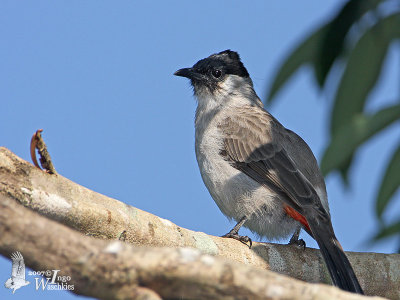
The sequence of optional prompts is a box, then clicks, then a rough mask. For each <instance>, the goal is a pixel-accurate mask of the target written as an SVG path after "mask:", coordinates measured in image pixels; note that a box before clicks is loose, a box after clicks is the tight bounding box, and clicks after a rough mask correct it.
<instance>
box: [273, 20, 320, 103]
mask: <svg viewBox="0 0 400 300" xmlns="http://www.w3.org/2000/svg"><path fill="white" fill-rule="evenodd" d="M325 32H326V25H325V26H322V27H321V28H320V29H318V30H317V31H315V32H314V33H313V34H311V35H310V36H309V37H308V38H306V39H305V40H304V41H303V42H302V43H301V44H300V45H299V46H298V47H296V49H295V50H294V51H293V52H292V53H291V54H290V55H289V57H288V58H287V59H286V60H285V62H284V63H283V64H282V66H281V67H280V68H279V71H278V73H277V75H276V76H275V78H274V81H273V83H272V85H271V87H270V89H269V93H268V97H267V104H271V102H272V99H273V98H274V96H275V95H276V93H277V92H278V91H279V90H280V89H281V88H282V86H283V85H284V84H285V83H286V82H287V81H288V80H289V78H290V77H291V76H292V75H294V73H295V72H296V71H297V70H298V69H299V68H300V67H301V66H302V65H306V64H309V63H312V62H313V61H314V59H315V57H316V55H317V53H318V49H319V46H320V43H321V39H322V37H323V36H324V34H325Z"/></svg>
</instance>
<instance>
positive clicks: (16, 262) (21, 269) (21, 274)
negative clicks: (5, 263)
mask: <svg viewBox="0 0 400 300" xmlns="http://www.w3.org/2000/svg"><path fill="white" fill-rule="evenodd" d="M11 260H12V269H11V278H8V279H7V281H6V282H5V284H4V285H5V287H6V288H8V289H12V290H13V294H14V293H15V291H16V290H17V289H19V288H21V287H23V286H26V285H28V284H29V283H30V282H29V281H26V280H25V263H24V258H23V257H22V254H21V252H19V251H16V252H14V253H12V254H11Z"/></svg>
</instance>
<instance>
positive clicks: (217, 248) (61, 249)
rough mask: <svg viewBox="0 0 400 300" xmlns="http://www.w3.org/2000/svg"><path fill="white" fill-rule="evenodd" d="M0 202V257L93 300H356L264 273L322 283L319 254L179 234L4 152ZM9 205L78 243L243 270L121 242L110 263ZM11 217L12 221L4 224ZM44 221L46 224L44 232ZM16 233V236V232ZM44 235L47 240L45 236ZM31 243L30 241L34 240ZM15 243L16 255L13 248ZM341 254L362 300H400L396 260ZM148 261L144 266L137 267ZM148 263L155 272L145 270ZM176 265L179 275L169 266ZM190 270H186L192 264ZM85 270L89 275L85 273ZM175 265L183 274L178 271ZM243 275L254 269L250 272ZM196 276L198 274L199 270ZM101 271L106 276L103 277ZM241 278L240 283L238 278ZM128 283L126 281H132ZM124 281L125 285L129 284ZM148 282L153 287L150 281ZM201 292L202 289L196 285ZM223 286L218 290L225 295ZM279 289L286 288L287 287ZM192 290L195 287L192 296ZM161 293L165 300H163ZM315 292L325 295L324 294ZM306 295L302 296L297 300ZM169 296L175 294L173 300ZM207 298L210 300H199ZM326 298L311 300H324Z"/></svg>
mask: <svg viewBox="0 0 400 300" xmlns="http://www.w3.org/2000/svg"><path fill="white" fill-rule="evenodd" d="M0 195H2V196H3V197H2V200H1V201H0V207H1V210H0V221H1V223H0V234H1V235H0V236H1V237H2V238H1V240H0V252H1V253H2V254H3V255H5V256H6V257H9V254H10V252H11V251H15V250H20V251H22V252H23V254H24V255H25V256H27V257H26V261H27V263H28V265H30V266H32V267H33V268H34V269H35V268H37V267H39V266H40V267H42V268H43V267H45V265H46V264H47V266H48V267H53V268H54V267H58V266H59V267H60V268H61V269H62V270H63V271H64V272H65V273H66V274H68V273H69V274H72V275H73V278H74V280H75V282H76V285H77V286H78V287H79V289H78V291H79V292H82V294H84V295H92V296H95V297H99V298H102V299H106V298H118V297H119V298H120V299H125V298H124V296H123V295H128V294H129V295H136V298H137V299H139V295H146V296H149V297H153V298H154V299H157V298H156V297H157V295H156V294H154V292H153V291H156V292H157V293H158V294H159V295H161V296H162V297H163V298H169V297H190V298H199V297H202V298H208V297H213V296H215V297H217V296H218V297H220V296H221V297H222V296H228V295H235V296H236V295H239V294H238V290H240V291H242V290H243V291H244V293H245V294H243V295H253V294H252V293H254V295H256V294H257V295H258V296H260V295H263V297H264V298H267V297H266V294H265V293H264V292H265V291H267V290H268V291H269V292H271V291H272V290H270V288H272V286H275V288H276V285H277V282H279V286H281V288H280V289H279V290H280V293H286V292H284V291H285V290H286V289H289V290H294V289H295V288H294V287H292V286H291V285H292V284H293V286H296V287H298V288H299V289H300V290H297V291H301V292H299V293H300V294H303V295H307V298H308V299H309V298H310V295H314V293H315V290H316V289H317V290H318V293H315V294H319V295H322V294H323V293H332V295H335V297H334V298H335V299H338V298H337V297H338V295H339V294H340V295H341V294H343V295H346V296H349V297H359V296H355V295H350V294H348V293H344V292H342V291H339V290H338V289H336V288H333V287H327V286H323V285H307V284H305V283H302V282H298V281H295V280H293V279H287V278H285V277H282V276H279V275H277V274H274V273H271V272H266V271H264V270H265V269H271V270H273V271H276V272H278V273H281V274H286V275H289V276H291V277H294V278H298V279H301V280H304V281H308V282H330V279H329V274H328V272H327V270H326V268H325V265H324V263H323V260H322V258H321V257H320V254H319V250H316V249H310V248H307V249H306V250H304V251H303V250H301V249H297V248H296V247H292V246H287V245H276V244H266V243H254V245H253V248H252V249H248V247H245V246H244V245H242V244H240V243H239V242H237V241H234V240H230V239H223V238H219V237H213V236H208V235H206V234H204V233H201V232H194V231H190V230H187V229H184V228H181V227H178V226H177V225H175V224H173V223H172V222H170V221H168V220H165V219H161V218H159V217H157V216H154V215H152V214H149V213H147V212H144V211H142V210H140V209H137V208H134V207H131V206H129V205H126V204H124V203H122V202H120V201H117V200H114V199H111V198H108V197H106V196H104V195H100V194H98V193H95V192H93V191H90V190H88V189H86V188H84V187H82V186H80V185H78V184H75V183H73V182H71V181H69V180H68V179H66V178H64V177H62V176H60V175H49V174H46V173H45V172H43V171H40V170H39V169H37V168H35V167H33V166H32V165H31V164H29V163H28V162H26V161H24V160H22V159H20V158H18V157H17V156H15V155H14V154H13V153H11V152H10V151H9V150H7V149H5V148H0ZM10 199H14V200H16V201H17V202H19V203H21V204H23V205H24V206H26V207H29V208H30V209H31V210H33V211H36V212H39V213H40V214H42V215H44V216H46V217H47V218H50V219H53V220H55V221H57V222H60V223H63V224H65V225H67V226H69V227H71V228H74V229H76V230H78V231H80V232H82V233H84V234H86V235H90V236H94V237H97V238H102V239H112V240H117V239H124V240H125V241H126V242H128V243H131V244H134V245H147V246H168V247H191V248H196V249H198V250H200V252H201V253H205V254H212V255H218V256H221V257H225V258H228V259H229V260H234V261H237V262H241V263H244V264H247V265H249V266H244V265H240V264H237V263H233V262H227V261H224V260H221V259H219V258H212V257H210V256H204V255H200V254H199V253H198V252H193V251H189V250H187V249H186V250H179V249H141V248H132V246H129V245H126V244H122V243H117V244H113V245H114V246H113V247H117V248H118V249H120V250H118V253H117V254H115V255H110V253H108V252H107V251H105V250H104V249H108V248H107V247H111V246H107V245H108V244H109V243H107V242H105V241H101V240H95V239H91V238H88V237H84V236H81V235H80V234H78V233H76V232H73V231H71V230H70V229H68V228H66V227H64V226H62V225H60V224H57V223H55V222H53V221H50V220H48V219H47V218H43V217H40V216H38V215H37V214H35V213H33V212H32V211H29V210H27V209H24V208H23V207H21V206H20V205H17V202H15V201H10ZM13 205H14V206H13ZM15 205H16V206H15ZM6 208H7V209H6ZM12 213H14V215H15V214H16V215H15V216H14V217H11V214H12ZM46 222H47V223H48V222H51V224H47V223H46ZM33 224H35V226H37V227H35V228H36V229H35V230H33V228H34V227H33ZM24 226H25V227H24ZM15 228H18V230H17V229H15ZM43 228H46V230H45V231H43ZM38 232H39V233H38ZM47 232H51V233H52V234H50V235H47ZM35 234H37V236H34V235H35ZM14 237H15V239H14ZM13 241H14V242H13ZM22 241H23V242H24V246H21V245H22ZM113 243H115V242H113ZM115 245H118V246H115ZM46 247H47V248H46ZM35 249H41V250H37V251H38V253H41V255H38V254H36V255H35ZM46 249H49V250H50V249H51V252H53V254H52V257H53V258H52V260H49V258H48V256H47V252H48V251H49V250H47V251H46ZM182 251H183V252H182ZM185 251H187V252H185ZM44 252H46V258H45V259H44V258H43V253H44ZM49 252H50V251H49ZM132 252H133V253H132ZM60 253H62V255H60ZM89 253H95V255H94V256H93V257H89V256H88V257H87V261H85V262H84V263H79V262H80V261H81V260H82V257H86V256H87V255H89ZM188 253H189V254H188ZM190 253H192V254H190ZM193 253H197V254H193ZM57 254H58V255H57ZM69 254H70V255H69ZM85 255H86V256H85ZM146 255H147V256H146ZM185 255H186V256H185ZM188 255H189V256H190V255H192V256H194V257H196V259H194V261H193V262H190V263H185V264H181V263H180V262H181V261H182V259H183V260H184V259H185V257H186V258H187V256H188ZM348 255H349V259H350V261H351V262H352V264H353V266H354V269H355V272H356V273H357V275H358V277H359V280H360V283H361V285H362V286H363V288H364V290H365V292H366V293H367V294H369V295H381V296H385V297H387V298H391V299H398V298H400V291H399V281H400V271H399V270H400V255H396V254H376V253H348ZM131 256H132V257H131ZM133 256H135V257H136V258H134V257H133ZM128 257H129V258H128ZM146 257H147V260H145V258H146ZM204 257H205V258H204ZM163 260H165V261H163ZM203 260H205V261H206V262H207V261H208V262H210V261H213V264H212V266H208V267H207V268H211V269H207V268H206V266H207V263H205V262H204V261H203ZM152 261H154V263H151V262H152ZM106 262H107V263H106ZM169 262H170V263H169ZM174 262H175V263H176V264H178V265H179V266H177V265H176V264H175V265H173V263H174ZM192 263H193V265H191V264H192ZM214 263H215V266H217V267H215V268H216V269H213V268H214ZM88 264H89V265H91V266H90V267H89V265H88ZM181 265H182V266H185V267H182V269H181ZM226 266H229V268H228V269H229V272H228V273H227V272H226V271H223V270H225V269H224V268H226ZM250 266H251V267H253V268H250ZM203 267H204V268H205V269H204V270H205V271H204V270H203V269H202V268H203ZM254 267H256V268H254ZM109 268H110V269H113V270H109ZM196 268H198V269H196ZM89 269H90V270H89ZM106 269H107V272H110V274H114V275H110V276H108V275H107V276H105V275H103V274H99V272H98V271H99V270H101V272H105V270H106ZM175 269H176V270H178V269H179V270H181V271H179V272H181V273H179V274H181V276H182V278H181V277H179V276H178V275H177V274H178V273H174V272H175V271H173V270H175ZM262 269H264V270H262ZM131 270H132V271H131ZM139 270H140V271H139ZM218 270H220V271H218ZM221 270H222V271H221ZM237 270H239V272H237ZM85 272H86V273H88V274H89V273H90V276H89V275H85V276H84V278H82V277H81V275H79V274H81V273H82V274H86V273H85ZM96 272H97V273H96ZM101 272H100V273H101ZM130 272H132V274H133V275H129V276H125V275H124V276H121V275H122V274H131V273H130ZM138 272H139V273H140V274H152V275H151V276H153V277H152V278H153V279H146V280H148V281H146V280H145V281H143V280H144V279H143V278H144V277H140V279H137V277H135V276H138V275H137V274H138ZM152 272H153V273H152ZM170 272H172V273H174V274H175V275H173V276H177V277H168V276H169V275H170V274H172V273H170ZM176 272H178V271H176ZM202 272H203V273H202ZM241 273H243V274H247V275H243V276H241V275H240V274H241ZM96 274H97V275H96ZM182 274H183V275H182ZM232 274H233V275H232ZM252 274H253V275H252ZM254 274H255V275H254ZM266 274H267V275H266ZM72 275H71V276H72ZM214 275H215V276H214ZM228 275H229V276H228ZM231 275H232V276H233V277H232V278H233V279H234V280H233V279H229V284H231V285H232V286H234V289H233V290H229V289H223V288H221V286H219V285H218V284H220V283H221V281H220V280H221V278H225V277H226V276H228V277H229V278H231V277H230V276H231ZM113 276H115V278H114V277H113ZM131 276H132V278H130V277H131ZM143 276H144V275H143ZM146 276H147V275H146ZM148 276H150V275H148ZM171 276H172V275H171ZM186 276H187V278H189V279H187V280H189V281H190V282H191V283H190V284H189V282H187V281H185V280H184V279H183V277H185V278H186ZM246 276H253V277H251V278H252V281H251V282H249V281H248V279H249V278H248V277H246ZM259 276H260V278H264V279H260V285H258V283H257V284H255V283H254V278H257V282H258V280H259V279H258V278H259ZM271 276H272V277H271ZM274 276H278V277H274ZM126 277H129V278H130V279H129V280H128V279H127V278H126ZM134 277H135V278H136V279H135V278H134ZM102 278H103V279H102ZM107 278H110V279H113V281H112V282H116V285H115V286H113V285H112V283H108V282H111V281H109V280H108V279H107ZM146 278H150V277H146ZM154 278H157V280H154ZM207 278H209V280H208V279H207ZM246 278H247V281H246ZM272 278H278V279H272ZM282 278H284V279H282ZM135 280H136V281H135ZM152 280H154V281H152ZM163 280H166V281H168V284H165V285H163V284H162V283H161V282H164V281H163ZM275 280H277V281H275ZM285 280H289V283H283V282H285ZM94 281H96V282H101V284H104V287H107V288H105V289H107V291H108V292H109V293H107V291H104V293H100V294H96V295H93V294H90V291H88V290H87V289H86V288H85V286H84V285H85V284H89V283H90V286H91V288H90V289H93V286H92V285H93V284H95V283H94ZM222 281H223V280H222ZM80 282H81V283H80ZM144 282H145V283H144ZM202 283H207V284H206V286H204V285H202ZM101 284H100V285H101ZM157 284H159V285H157ZM213 284H214V285H213ZM229 284H226V283H225V285H226V287H228V286H229ZM269 284H272V285H269ZM287 284H290V288H289V286H288V285H287ZM81 285H82V286H81ZM175 285H176V287H175ZM225 285H224V286H225ZM244 285H247V286H244ZM109 286H110V287H109ZM195 286H196V288H194V287H195ZM185 287H186V288H185ZM188 287H191V288H190V289H189V288H188ZM268 287H270V288H268ZM96 289H97V290H99V291H100V290H102V288H101V287H96ZM168 289H169V290H170V291H169V292H166V290H168ZM187 289H188V290H187ZM192 289H193V290H197V292H198V293H199V294H197V295H194V294H193V295H191V294H188V293H189V291H192ZM322 289H323V290H324V291H325V292H322ZM304 290H306V291H307V292H306V293H303V291H304ZM124 291H129V292H124ZM210 291H211V293H214V292H216V291H219V292H221V293H222V291H223V294H218V295H217V294H207V293H209V292H210ZM260 291H261V292H260ZM327 291H329V292H327ZM333 291H334V292H333ZM174 292H177V293H178V294H174ZM124 293H125V294H124ZM224 293H226V294H224ZM260 293H261V294H260ZM263 293H264V294H263ZM308 293H310V294H308ZM205 294H207V295H208V296H204V295H205ZM102 295H103V296H102ZM116 295H122V296H118V297H117V296H116ZM202 295H203V296H202ZM210 295H211V296H210ZM279 295H280V294H277V299H281V298H284V297H283V296H282V297H280V296H279ZM282 295H283V294H282ZM324 295H327V294H324ZM278 297H280V298H278ZM326 297H328V296H326ZM326 297H325V298H315V299H329V298H326ZM343 297H345V296H343ZM130 298H132V297H130ZM249 298H251V297H249ZM267 299H268V298H267ZM298 299H302V298H298ZM332 299H333V298H332ZM343 299H353V298H343ZM354 299H356V298H354ZM357 299H358V298H357Z"/></svg>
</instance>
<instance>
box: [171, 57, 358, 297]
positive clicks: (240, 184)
mask: <svg viewBox="0 0 400 300" xmlns="http://www.w3.org/2000/svg"><path fill="white" fill-rule="evenodd" d="M174 75H176V76H181V77H186V78H188V79H190V83H191V85H192V87H193V92H194V96H195V99H196V100H197V109H196V114H195V152H196V159H197V162H198V165H199V169H200V173H201V177H202V179H203V182H204V184H205V186H206V187H207V189H208V191H209V193H210V195H211V197H212V198H213V199H214V201H215V202H216V204H217V206H218V207H219V209H220V210H221V212H222V213H223V214H224V215H225V216H226V217H228V218H229V219H234V220H235V221H236V222H237V224H236V225H235V227H234V228H233V229H232V230H231V231H230V232H228V233H227V234H225V235H224V236H223V237H227V238H234V239H237V240H239V241H241V242H243V243H247V242H250V243H251V239H250V238H249V237H247V236H240V235H239V229H240V228H241V227H242V226H244V227H247V228H248V229H250V230H251V231H252V232H254V233H256V234H257V235H258V236H260V237H266V238H268V239H270V240H272V239H282V238H286V237H289V236H290V235H291V234H293V235H292V238H291V239H290V243H291V244H299V245H304V242H303V241H302V240H299V233H300V230H301V229H304V230H305V231H306V232H307V233H308V234H309V235H310V236H311V237H313V238H314V239H315V240H316V242H317V244H318V246H319V248H320V251H321V253H322V256H323V258H324V260H325V263H326V265H327V268H328V270H329V273H330V275H331V278H332V282H333V284H334V285H335V286H337V287H339V288H341V289H343V290H346V291H349V292H353V293H359V294H363V290H362V288H361V286H360V283H359V281H358V279H357V277H356V275H355V273H354V270H353V268H352V266H351V264H350V262H349V260H348V258H347V256H346V254H345V253H344V251H343V248H342V246H341V245H340V243H339V241H338V239H337V238H336V236H335V233H334V230H333V226H332V222H331V217H330V212H329V205H328V197H327V192H326V186H325V181H324V177H323V175H322V173H321V171H320V169H319V167H318V163H317V160H316V158H315V156H314V154H313V152H312V150H311V149H310V147H309V146H308V145H307V143H306V142H305V141H304V140H303V139H302V138H301V137H300V136H298V135H297V134H296V133H294V132H293V131H291V130H289V129H286V128H285V127H284V126H283V125H282V124H281V123H280V122H279V121H278V120H277V119H276V118H275V117H274V116H272V115H271V114H270V113H269V112H268V111H267V110H266V109H265V108H264V105H263V103H262V101H261V100H260V98H259V97H258V96H257V94H256V92H255V90H254V86H253V82H252V80H251V78H250V75H249V73H248V71H247V69H246V68H245V66H244V65H243V63H242V61H241V59H240V56H239V54H238V53H237V52H235V51H232V50H225V51H222V52H219V53H215V54H212V55H210V56H209V57H207V58H204V59H201V60H199V61H198V62H197V63H196V64H194V65H193V66H192V67H189V68H182V69H179V70H177V71H176V72H175V73H174ZM250 246H251V244H250ZM304 246H305V245H304Z"/></svg>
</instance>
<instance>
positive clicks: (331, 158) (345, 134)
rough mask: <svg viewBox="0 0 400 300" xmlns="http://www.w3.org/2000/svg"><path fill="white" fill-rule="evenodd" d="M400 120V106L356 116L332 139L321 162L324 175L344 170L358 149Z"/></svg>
mask: <svg viewBox="0 0 400 300" xmlns="http://www.w3.org/2000/svg"><path fill="white" fill-rule="evenodd" d="M398 119H400V104H397V105H393V106H389V107H386V108H384V109H382V110H380V111H378V112H377V113H375V114H373V115H364V114H362V113H360V114H357V115H354V116H353V118H352V120H351V121H350V123H348V124H347V125H346V126H342V127H341V128H340V130H339V131H337V132H336V133H335V134H334V136H333V137H332V139H331V142H330V144H329V145H328V148H327V149H326V150H325V153H324V155H323V158H322V161H321V170H322V173H323V174H324V175H327V174H328V173H329V172H331V171H333V170H335V169H343V167H344V166H346V163H348V160H349V159H350V158H351V157H352V156H353V155H354V152H355V151H356V150H357V148H358V147H359V146H360V145H361V144H362V143H363V142H365V141H366V140H368V139H369V138H370V137H372V136H373V135H374V134H376V133H378V132H379V131H381V130H383V129H384V128H385V127H387V126H388V125H390V124H391V123H393V122H394V121H396V120H398Z"/></svg>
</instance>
